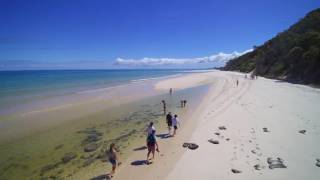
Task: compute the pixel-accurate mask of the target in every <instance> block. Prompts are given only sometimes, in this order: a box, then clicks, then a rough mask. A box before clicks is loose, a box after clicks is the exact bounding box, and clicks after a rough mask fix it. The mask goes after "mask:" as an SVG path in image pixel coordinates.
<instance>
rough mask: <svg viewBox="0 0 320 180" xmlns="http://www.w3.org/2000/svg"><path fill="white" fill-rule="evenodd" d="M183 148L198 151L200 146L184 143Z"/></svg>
mask: <svg viewBox="0 0 320 180" xmlns="http://www.w3.org/2000/svg"><path fill="white" fill-rule="evenodd" d="M182 147H184V148H186V147H187V148H189V149H191V150H195V149H198V147H199V145H197V144H195V143H183V144H182Z"/></svg>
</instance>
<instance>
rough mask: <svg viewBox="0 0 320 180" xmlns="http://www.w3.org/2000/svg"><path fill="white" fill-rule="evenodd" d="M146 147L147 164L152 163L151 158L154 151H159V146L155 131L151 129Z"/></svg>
mask: <svg viewBox="0 0 320 180" xmlns="http://www.w3.org/2000/svg"><path fill="white" fill-rule="evenodd" d="M147 147H148V154H147V164H150V163H152V161H151V162H150V160H151V159H154V153H155V151H157V152H160V151H159V146H158V143H157V138H156V131H155V130H153V131H152V132H151V134H150V135H149V136H148V137H147ZM150 153H152V158H151V159H149V156H150Z"/></svg>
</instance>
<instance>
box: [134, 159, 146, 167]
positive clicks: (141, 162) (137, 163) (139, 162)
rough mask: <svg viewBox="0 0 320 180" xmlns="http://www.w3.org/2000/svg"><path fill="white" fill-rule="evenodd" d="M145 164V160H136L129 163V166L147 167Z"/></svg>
mask: <svg viewBox="0 0 320 180" xmlns="http://www.w3.org/2000/svg"><path fill="white" fill-rule="evenodd" d="M147 164H148V162H147V160H136V161H133V162H131V165H133V166H141V165H147Z"/></svg>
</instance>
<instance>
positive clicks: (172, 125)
mask: <svg viewBox="0 0 320 180" xmlns="http://www.w3.org/2000/svg"><path fill="white" fill-rule="evenodd" d="M166 123H167V125H168V134H167V137H174V136H175V135H176V134H177V130H178V127H180V120H179V119H178V115H177V114H175V115H172V114H171V112H169V113H168V114H167V115H166ZM172 129H173V132H172ZM146 135H147V138H146V145H147V149H148V152H147V160H146V164H150V163H152V160H153V159H154V156H155V152H156V151H157V152H160V149H159V144H158V142H157V137H156V128H155V127H154V123H153V122H150V123H149V124H148V126H147V129H146ZM107 155H108V157H109V162H110V163H111V165H112V170H111V172H110V173H109V174H108V176H109V177H110V178H111V177H112V176H113V174H114V173H115V170H116V167H117V166H119V165H120V164H121V162H119V158H118V154H117V150H116V146H115V144H114V143H112V144H111V145H110V148H109V150H108V152H107Z"/></svg>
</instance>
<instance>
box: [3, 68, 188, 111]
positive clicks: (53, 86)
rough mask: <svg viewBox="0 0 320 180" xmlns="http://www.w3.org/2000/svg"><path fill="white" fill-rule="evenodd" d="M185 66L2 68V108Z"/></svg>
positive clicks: (158, 75)
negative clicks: (84, 68)
mask: <svg viewBox="0 0 320 180" xmlns="http://www.w3.org/2000/svg"><path fill="white" fill-rule="evenodd" d="M183 73H188V71H185V70H176V69H170V70H145V69H144V70H28V71H0V82H1V84H0V109H2V110H5V109H8V108H10V107H12V106H15V105H17V104H23V103H28V102H30V101H35V100H39V99H44V98H47V97H54V96H59V95H68V94H72V93H78V92H82V91H87V90H95V89H99V88H106V87H112V86H118V85H121V84H128V83H137V82H141V81H146V80H150V79H156V78H166V77H171V76H176V75H181V74H183Z"/></svg>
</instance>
